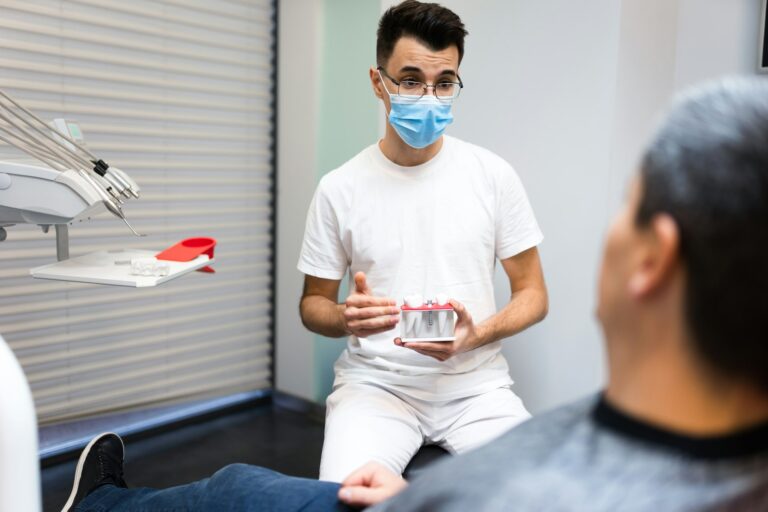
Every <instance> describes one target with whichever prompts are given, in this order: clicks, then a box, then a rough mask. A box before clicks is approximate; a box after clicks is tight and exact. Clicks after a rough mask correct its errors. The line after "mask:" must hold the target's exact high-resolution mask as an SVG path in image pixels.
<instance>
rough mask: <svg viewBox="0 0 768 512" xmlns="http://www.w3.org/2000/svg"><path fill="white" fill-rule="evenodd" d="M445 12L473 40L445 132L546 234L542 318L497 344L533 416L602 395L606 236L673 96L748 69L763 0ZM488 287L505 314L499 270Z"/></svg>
mask: <svg viewBox="0 0 768 512" xmlns="http://www.w3.org/2000/svg"><path fill="white" fill-rule="evenodd" d="M442 3H443V4H444V5H446V6H447V7H449V8H451V9H453V10H454V11H455V12H456V13H457V14H459V16H461V18H462V19H463V21H464V22H465V24H466V26H467V28H468V30H469V32H470V35H469V37H468V38H467V48H466V56H465V61H464V63H463V64H462V66H461V73H462V78H463V79H464V81H465V82H466V84H467V85H466V89H465V90H464V91H463V92H462V97H461V98H460V100H459V102H458V104H457V106H456V122H455V125H454V126H452V127H451V128H450V133H451V134H453V135H456V136H458V137H461V138H464V139H466V140H470V141H472V142H476V143H478V144H481V145H483V146H485V147H488V148H489V149H492V150H493V151H495V152H497V153H499V154H500V155H501V156H503V157H504V158H506V159H507V160H508V161H509V162H511V163H512V164H513V165H514V166H515V168H516V169H517V171H518V172H519V174H520V176H521V177H522V180H523V182H524V184H525V186H526V188H527V190H528V193H529V196H530V198H531V201H532V203H533V206H534V209H535V210H536V213H537V216H538V219H539V222H540V223H541V226H542V229H543V231H544V235H545V241H544V243H543V244H542V246H541V248H540V249H541V254H542V259H543V264H544V271H545V276H546V279H547V284H548V286H549V291H550V299H551V302H550V314H549V317H548V318H547V319H546V320H545V321H544V322H543V323H542V324H540V325H538V326H535V327H534V328H532V329H530V330H528V331H527V332H524V333H522V334H520V335H518V336H516V337H515V338H514V339H512V340H508V341H507V342H506V344H505V348H504V352H505V354H506V356H507V358H508V360H509V363H510V367H511V373H512V377H513V378H514V379H515V381H516V390H517V392H518V393H519V394H520V395H521V396H522V397H523V399H524V400H525V402H526V404H527V405H528V406H529V408H530V409H531V410H532V411H533V412H538V411H541V410H543V409H547V408H550V407H552V406H555V405H557V404H560V403H563V402H566V401H568V400H571V399H573V398H575V397H577V396H581V395H583V394H585V393H589V392H591V391H594V390H596V389H598V388H599V387H600V386H601V384H602V382H603V380H604V356H603V348H602V343H601V335H600V330H599V328H598V325H597V323H596V322H595V320H594V313H593V311H594V308H595V283H596V279H597V271H598V266H599V262H600V257H601V254H600V249H601V244H602V237H603V233H604V231H605V228H606V226H607V224H608V222H609V221H610V219H611V217H612V214H613V212H614V211H615V210H616V208H617V207H618V206H619V205H620V203H621V200H622V195H623V191H624V189H625V187H626V184H627V181H628V179H629V177H630V176H631V175H632V174H633V173H634V170H635V168H636V166H637V160H638V156H639V154H640V151H641V150H642V147H643V145H644V144H645V142H646V140H647V138H648V136H649V134H650V133H651V132H652V130H653V127H654V125H655V123H656V121H657V119H658V116H659V115H660V113H661V112H662V111H663V108H664V106H665V105H666V103H667V102H668V101H669V99H670V97H671V95H673V94H674V92H675V91H676V90H678V89H679V88H681V87H684V86H686V85H688V84H690V83H692V82H697V81H699V80H701V79H705V78H708V77H713V76H718V75H721V74H723V73H734V72H742V73H744V72H748V73H751V72H754V69H755V63H756V61H757V46H758V35H757V32H758V14H759V0H624V1H621V2H620V1H616V0H589V1H587V0H580V1H574V0H550V1H547V2H532V1H526V0H484V1H482V2H478V1H473V0H444V1H443V2H442ZM383 4H386V5H390V4H391V2H387V1H385V2H383ZM496 283H497V300H498V302H499V304H502V303H504V302H506V301H507V300H508V284H507V282H506V277H505V276H504V275H503V272H501V271H500V270H499V271H498V272H497V280H496Z"/></svg>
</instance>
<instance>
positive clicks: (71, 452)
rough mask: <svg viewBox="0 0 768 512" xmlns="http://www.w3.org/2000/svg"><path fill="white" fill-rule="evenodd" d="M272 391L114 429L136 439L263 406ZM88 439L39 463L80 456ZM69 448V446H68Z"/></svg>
mask: <svg viewBox="0 0 768 512" xmlns="http://www.w3.org/2000/svg"><path fill="white" fill-rule="evenodd" d="M272 401H273V398H272V393H271V392H267V393H266V394H264V395H263V396H259V397H256V398H253V399H248V400H244V401H240V402H238V403H235V404H232V405H227V406H224V407H218V408H215V409H211V410H208V411H205V412H202V413H199V414H195V415H192V416H187V417H183V418H180V419H176V420H173V421H168V422H165V423H160V424H156V425H153V426H150V427H147V428H142V429H137V430H131V431H129V432H123V431H120V429H119V428H118V429H114V431H115V432H116V433H118V434H119V435H120V436H121V437H122V438H123V439H124V440H125V441H127V442H131V441H137V440H139V439H145V438H148V437H152V436H155V435H158V434H162V433H165V432H169V431H172V430H175V429H179V428H181V427H185V426H187V425H194V424H198V423H204V422H206V421H210V420H213V419H216V418H221V417H223V416H227V415H230V414H235V413H238V412H242V411H245V410H249V409H253V408H254V407H264V406H269V405H271V404H272ZM88 441H89V440H88V439H83V440H81V442H79V443H77V444H72V446H71V449H67V450H66V451H58V452H57V453H55V454H54V455H48V456H42V457H41V458H40V465H41V466H42V467H43V468H47V467H49V466H53V465H56V464H60V463H62V462H67V461H70V460H72V459H76V458H78V457H79V456H80V452H81V451H82V449H83V448H84V447H85V445H86V444H87V443H88ZM68 448H69V447H68Z"/></svg>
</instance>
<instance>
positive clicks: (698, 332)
mask: <svg viewBox="0 0 768 512" xmlns="http://www.w3.org/2000/svg"><path fill="white" fill-rule="evenodd" d="M641 176H642V182H643V188H644V191H643V197H642V199H641V202H640V207H639V210H638V213H637V222H638V224H639V225H647V223H648V222H649V221H650V220H651V219H652V218H653V216H654V215H656V214H658V213H662V212H663V213H667V214H669V215H671V216H672V217H673V218H674V219H675V222H676V223H677V225H678V229H679V231H680V240H681V244H680V245H681V259H682V261H683V264H684V266H685V269H686V275H687V278H686V281H687V283H686V286H687V289H686V292H685V316H686V322H687V324H688V329H689V332H690V333H691V337H692V338H693V343H694V345H695V346H694V350H695V351H696V353H697V354H698V355H699V357H701V359H702V360H703V361H704V362H705V363H706V364H707V365H708V366H709V367H710V368H711V369H714V370H715V372H716V373H717V374H720V375H721V376H723V377H728V378H741V379H745V380H746V381H748V382H751V383H752V384H753V385H757V386H759V388H760V389H762V390H763V391H765V392H768V80H766V79H759V78H755V77H752V78H746V77H742V78H728V79H724V80H720V81H718V82H716V83H711V84H707V85H705V86H703V87H699V88H697V89H694V90H692V91H691V92H689V93H687V94H685V95H683V96H682V97H681V98H680V99H678V100H677V102H676V103H675V104H674V105H673V107H672V109H671V111H670V113H669V115H668V116H667V118H666V119H665V121H664V122H663V124H662V126H661V128H660V130H659V131H658V133H657V135H656V137H655V139H654V140H653V142H652V143H651V145H650V147H649V148H648V150H647V151H646V153H645V156H644V158H643V162H642V174H641Z"/></svg>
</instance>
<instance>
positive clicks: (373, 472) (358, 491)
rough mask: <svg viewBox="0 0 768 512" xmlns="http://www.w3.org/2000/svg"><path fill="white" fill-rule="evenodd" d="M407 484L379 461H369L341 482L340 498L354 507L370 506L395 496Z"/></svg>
mask: <svg viewBox="0 0 768 512" xmlns="http://www.w3.org/2000/svg"><path fill="white" fill-rule="evenodd" d="M407 485H408V482H406V481H405V479H403V477H401V476H400V475H396V474H394V473H393V472H392V471H390V470H389V469H387V468H385V467H384V466H382V465H381V464H379V463H378V462H369V463H368V464H366V465H365V466H363V467H361V468H360V469H358V470H356V471H354V472H353V473H352V474H351V475H349V476H348V477H347V478H346V479H345V480H344V481H343V482H342V483H341V489H339V499H340V500H341V501H343V502H344V503H346V504H348V505H352V506H353V507H369V506H371V505H375V504H377V503H380V502H382V501H384V500H386V499H387V498H390V497H392V496H394V495H395V494H397V493H399V492H400V491H402V490H403V489H405V487H406V486H407Z"/></svg>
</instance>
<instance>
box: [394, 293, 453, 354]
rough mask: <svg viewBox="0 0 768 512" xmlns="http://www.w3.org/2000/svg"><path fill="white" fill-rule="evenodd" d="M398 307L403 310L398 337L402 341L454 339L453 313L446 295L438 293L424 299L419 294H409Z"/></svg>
mask: <svg viewBox="0 0 768 512" xmlns="http://www.w3.org/2000/svg"><path fill="white" fill-rule="evenodd" d="M400 309H401V310H402V312H403V319H402V322H400V339H401V340H403V342H404V343H408V342H431V341H453V340H455V339H456V337H455V336H454V332H453V327H454V317H455V313H454V310H453V306H451V305H450V304H449V303H448V296H447V295H445V294H439V295H437V297H435V298H434V299H427V300H426V301H425V300H424V298H423V297H422V296H421V295H418V294H413V295H409V296H407V297H405V300H404V304H403V305H402V306H401V308H400Z"/></svg>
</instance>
